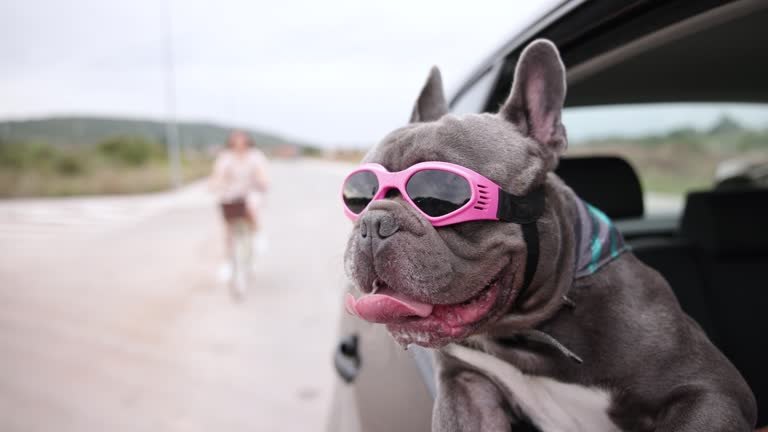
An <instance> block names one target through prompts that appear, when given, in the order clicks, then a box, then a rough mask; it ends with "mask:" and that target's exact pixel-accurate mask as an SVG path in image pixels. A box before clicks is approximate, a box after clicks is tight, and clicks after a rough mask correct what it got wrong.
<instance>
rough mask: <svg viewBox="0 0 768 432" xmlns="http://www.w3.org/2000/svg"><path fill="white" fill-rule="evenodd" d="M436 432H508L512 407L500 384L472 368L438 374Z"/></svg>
mask: <svg viewBox="0 0 768 432" xmlns="http://www.w3.org/2000/svg"><path fill="white" fill-rule="evenodd" d="M439 377H440V378H439V380H438V388H437V399H436V401H435V407H434V410H433V412H432V431H433V432H486V431H487V432H502V431H503V432H509V431H510V420H511V419H510V417H509V415H508V413H509V409H508V408H507V407H506V405H507V404H506V402H505V399H504V397H503V396H502V394H501V392H500V391H499V389H498V387H496V386H495V385H494V384H493V382H491V381H490V380H489V379H488V378H486V377H484V376H482V375H480V374H479V373H477V372H474V371H469V370H455V369H453V370H447V371H442V372H441V373H440V375H439Z"/></svg>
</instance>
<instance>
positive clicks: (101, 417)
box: [0, 161, 350, 432]
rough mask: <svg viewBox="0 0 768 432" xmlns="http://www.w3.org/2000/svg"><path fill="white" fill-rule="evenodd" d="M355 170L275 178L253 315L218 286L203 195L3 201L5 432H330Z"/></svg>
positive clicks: (1, 402)
mask: <svg viewBox="0 0 768 432" xmlns="http://www.w3.org/2000/svg"><path fill="white" fill-rule="evenodd" d="M347 170H348V166H344V165H338V164H332V163H325V162H311V161H295V162H275V163H274V164H273V166H272V171H273V172H272V177H273V181H274V186H273V190H272V192H271V195H270V199H269V203H268V207H267V210H266V216H265V222H264V226H265V228H266V232H267V233H268V238H269V251H268V254H267V256H265V257H263V258H262V259H260V260H259V262H258V264H257V266H258V272H257V276H256V285H257V286H256V287H255V289H254V290H252V292H250V293H249V296H248V298H247V300H246V301H245V302H244V303H242V304H235V303H233V302H232V301H230V298H229V297H228V294H227V291H226V287H224V286H222V285H221V283H220V282H218V281H217V277H216V269H217V267H218V264H219V262H220V257H221V254H222V248H221V244H220V243H221V241H220V226H219V217H218V213H217V211H216V210H217V209H216V208H215V207H214V204H213V202H212V201H211V197H209V196H208V195H207V193H206V191H205V188H204V185H202V184H197V185H193V186H191V187H187V188H185V189H182V190H180V191H177V192H174V193H162V194H153V195H146V196H139V197H104V198H77V199H42V200H13V201H4V202H0V430H1V431H4V432H16V431H19V432H20V431H25V432H27V431H30V432H31V431H51V430H55V431H57V432H67V431H131V432H135V431H153V432H155V431H218V430H226V431H241V430H242V431H245V430H247V431H309V430H321V429H322V428H323V427H324V426H325V421H326V420H325V418H326V414H327V409H328V407H329V404H330V397H331V393H332V384H333V380H334V372H333V370H332V367H331V352H332V350H333V345H334V341H335V339H336V328H337V323H338V317H339V313H340V306H341V301H340V300H341V288H342V286H343V281H344V277H343V273H342V253H343V247H344V242H345V240H346V235H347V232H348V230H349V228H350V224H349V222H348V221H347V220H346V219H345V218H344V216H343V213H342V210H341V204H340V203H339V200H338V190H339V186H340V182H341V179H342V177H343V175H344V173H345V172H346V171H347Z"/></svg>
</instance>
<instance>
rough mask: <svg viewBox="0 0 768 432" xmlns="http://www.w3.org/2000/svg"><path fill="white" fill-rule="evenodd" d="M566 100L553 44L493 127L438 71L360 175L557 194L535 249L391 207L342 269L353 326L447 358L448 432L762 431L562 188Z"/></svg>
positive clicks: (653, 277) (705, 347)
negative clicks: (455, 96)
mask: <svg viewBox="0 0 768 432" xmlns="http://www.w3.org/2000/svg"><path fill="white" fill-rule="evenodd" d="M565 92H566V84H565V70H564V66H563V64H562V61H561V60H560V56H559V53H558V51H557V49H556V48H555V46H554V45H553V44H552V43H551V42H549V41H545V40H537V41H535V42H533V43H531V44H530V45H529V46H528V47H527V48H526V49H525V50H524V51H523V53H522V54H521V56H520V59H519V62H518V65H517V69H516V72H515V78H514V82H513V88H512V91H511V94H510V96H509V98H508V99H507V101H506V102H505V103H504V105H503V106H502V107H501V108H500V110H499V112H498V113H497V114H469V115H462V116H455V115H450V114H448V107H447V104H446V102H445V97H444V95H443V89H442V83H441V79H440V75H439V72H438V71H437V69H433V70H432V72H431V74H430V76H429V79H428V81H427V83H426V85H425V86H424V88H423V90H422V92H421V94H420V96H419V98H418V100H417V102H416V106H415V107H414V109H413V114H412V118H411V123H410V124H408V125H407V126H405V127H403V128H400V129H397V130H395V131H393V132H392V133H390V134H389V135H388V136H387V137H386V138H384V140H383V141H381V142H380V143H379V144H378V145H377V146H375V147H374V148H373V149H372V150H371V151H370V152H369V153H368V154H367V155H366V157H365V159H364V162H375V163H378V164H381V165H382V166H383V167H385V168H386V169H387V170H388V171H390V172H396V171H401V170H404V169H406V168H408V167H410V166H412V165H414V164H416V163H419V162H424V161H443V162H449V163H453V164H457V165H461V166H463V167H467V168H469V169H471V170H474V171H475V172H477V173H479V174H482V175H483V176H485V177H487V178H488V179H490V180H492V181H493V182H494V183H496V184H497V185H499V186H500V187H501V189H503V190H504V191H506V192H507V193H509V194H512V195H515V196H520V197H525V196H529V195H530V194H532V193H533V191H536V190H543V196H544V201H543V202H544V205H543V211H542V214H541V215H540V217H538V219H537V220H536V222H535V223H533V224H532V225H533V229H534V231H535V234H536V235H535V236H534V239H533V240H532V239H531V236H530V235H526V233H525V230H526V225H524V224H517V223H508V222H501V221H470V222H463V223H458V224H454V225H448V226H442V227H434V226H433V225H432V224H431V223H430V222H429V221H428V220H427V219H426V218H425V217H424V216H423V215H422V214H421V213H420V212H419V211H417V210H416V209H415V208H414V207H412V206H411V205H410V204H409V203H408V202H407V201H406V200H405V199H404V198H403V197H402V196H401V195H400V194H399V193H397V191H391V192H393V193H388V194H387V196H386V198H385V199H378V200H374V201H373V202H371V203H370V204H369V205H368V207H367V208H366V210H365V211H364V212H363V213H361V214H360V216H359V218H358V219H357V220H356V222H355V228H354V230H353V232H352V234H351V237H350V239H349V242H348V245H347V250H346V253H345V267H346V271H347V274H348V276H349V277H350V279H351V280H352V281H353V282H354V285H355V286H356V287H357V290H358V291H360V292H359V293H356V295H357V296H358V297H359V298H354V297H352V298H348V302H347V309H348V310H349V311H350V312H351V313H353V314H356V315H359V316H361V317H362V318H365V319H368V320H369V321H374V322H380V323H383V324H386V326H387V329H388V330H389V332H390V333H391V334H392V336H393V337H394V338H395V340H396V341H397V342H399V343H400V344H401V345H403V346H407V345H409V344H412V343H415V344H417V345H421V346H424V347H429V348H434V349H435V352H436V362H437V363H438V364H437V371H438V373H437V378H438V392H437V397H436V401H435V407H434V411H433V430H434V431H441V432H442V431H517V430H540V431H545V432H547V431H593V432H594V431H619V430H621V431H697V432H701V431H744V432H746V431H750V430H753V428H754V424H755V421H756V403H755V399H754V396H753V395H752V393H751V391H750V389H749V387H748V386H747V384H746V383H745V381H744V379H743V378H742V377H741V375H740V374H739V372H738V371H737V370H736V369H735V368H734V366H733V365H732V364H731V363H730V362H729V361H728V360H727V359H726V358H725V357H724V356H723V354H721V353H720V352H719V351H718V350H717V348H715V346H714V345H713V344H712V343H711V342H710V341H709V339H708V338H707V336H706V335H705V334H704V332H703V331H702V329H701V328H700V327H699V326H698V325H697V324H696V323H695V322H694V321H693V320H692V319H690V318H689V317H688V316H687V315H686V314H685V313H684V312H683V311H682V310H681V308H680V305H679V304H678V302H677V299H676V298H675V296H674V294H673V293H672V291H671V289H670V287H669V285H668V284H667V282H666V281H665V280H664V279H663V278H662V276H660V275H659V274H658V273H657V272H656V271H654V270H653V269H651V268H649V267H647V266H646V265H644V264H643V263H641V262H640V261H639V260H638V259H636V258H635V257H634V255H633V254H632V253H631V251H629V250H628V248H626V247H625V246H624V245H623V242H622V240H621V236H620V235H619V234H618V232H617V231H616V230H615V228H614V227H613V226H612V225H611V224H610V221H609V220H608V219H607V218H606V217H605V215H603V214H602V213H601V212H600V211H599V210H597V209H595V208H593V207H591V206H589V205H588V204H586V203H584V202H583V201H581V200H580V199H579V198H578V197H577V196H576V195H575V194H574V192H573V191H572V190H571V189H570V188H568V186H566V185H565V184H564V183H563V182H562V181H561V180H560V179H559V178H558V177H557V176H556V175H555V174H553V172H552V171H553V170H554V168H555V167H556V165H557V163H558V158H559V156H560V155H561V154H562V153H563V152H564V151H565V149H566V145H567V138H566V133H565V128H564V127H563V125H562V123H561V120H560V118H561V110H562V107H563V102H564V99H565ZM530 228H531V225H530V224H529V225H528V229H529V230H530ZM531 262H533V264H534V266H533V268H534V270H535V271H534V272H530V271H529V270H530V268H529V267H531V266H530V263H531ZM531 276H532V277H531ZM372 296H376V297H375V298H376V301H366V300H365V299H366V298H369V299H370V298H373V297H372ZM363 305H364V306H365V307H363ZM423 305H428V307H427V308H426V309H424V308H421V306H423ZM377 308H379V309H381V310H377ZM398 308H399V309H398ZM478 311H479V312H478Z"/></svg>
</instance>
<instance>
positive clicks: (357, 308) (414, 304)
mask: <svg viewBox="0 0 768 432" xmlns="http://www.w3.org/2000/svg"><path fill="white" fill-rule="evenodd" d="M344 305H345V306H346V308H347V312H349V313H351V314H353V315H357V316H359V317H360V318H362V319H364V320H366V321H370V322H375V323H389V322H393V321H399V320H402V319H403V318H408V317H422V318H424V317H428V316H429V315H430V314H431V313H432V309H433V306H432V305H431V304H427V303H421V302H419V301H417V300H414V299H412V298H408V297H406V296H404V295H402V294H400V293H398V292H397V291H394V290H391V289H388V288H387V289H380V290H379V291H378V292H377V293H376V294H366V295H364V296H362V297H360V298H359V299H355V297H354V296H353V295H352V294H349V293H348V294H347V298H346V299H345V300H344Z"/></svg>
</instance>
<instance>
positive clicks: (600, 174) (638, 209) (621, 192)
mask: <svg viewBox="0 0 768 432" xmlns="http://www.w3.org/2000/svg"><path fill="white" fill-rule="evenodd" d="M555 174H557V175H558V176H559V177H560V178H561V179H563V181H564V182H565V184H567V185H568V186H570V187H571V189H573V190H574V192H576V195H578V196H579V197H581V199H583V200H584V201H586V202H588V203H590V204H592V205H593V206H595V207H597V208H599V209H600V210H602V211H603V213H605V214H607V215H608V217H610V218H612V219H627V218H635V217H642V216H643V213H644V212H645V210H644V208H643V188H642V186H640V179H639V178H638V177H637V174H636V173H635V170H634V168H632V165H630V164H629V162H627V161H626V160H624V159H622V158H620V157H616V156H594V157H572V158H563V159H560V164H559V165H558V167H557V169H556V170H555Z"/></svg>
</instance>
